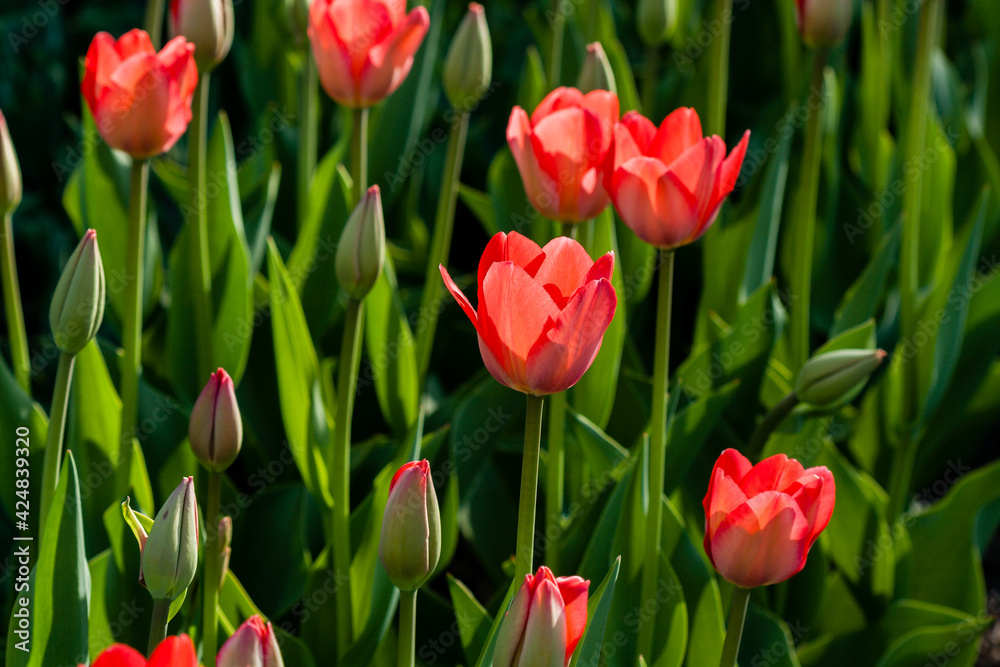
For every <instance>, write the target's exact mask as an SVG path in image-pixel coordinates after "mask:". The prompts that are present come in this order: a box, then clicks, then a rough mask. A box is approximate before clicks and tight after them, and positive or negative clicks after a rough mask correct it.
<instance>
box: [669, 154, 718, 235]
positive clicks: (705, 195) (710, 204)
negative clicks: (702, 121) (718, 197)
mask: <svg viewBox="0 0 1000 667" xmlns="http://www.w3.org/2000/svg"><path fill="white" fill-rule="evenodd" d="M725 155H726V145H725V144H724V143H723V142H722V139H719V138H718V137H706V138H705V139H702V140H701V141H699V142H697V143H695V144H694V145H693V146H691V147H690V148H688V149H687V150H686V151H684V153H683V154H681V155H680V156H679V157H678V158H677V159H676V160H674V161H673V162H672V163H671V164H670V166H669V170H670V172H671V173H673V174H675V175H676V176H677V178H678V179H679V180H680V182H681V183H683V184H684V186H685V187H686V188H687V189H688V191H689V192H691V194H693V195H694V198H695V200H696V201H697V202H698V211H699V213H701V214H703V215H704V216H706V217H707V214H708V212H709V211H710V210H711V209H712V208H714V206H715V204H716V201H715V200H714V198H713V195H714V193H715V185H716V177H717V175H718V171H719V167H720V166H721V164H722V160H723V159H724V158H725Z"/></svg>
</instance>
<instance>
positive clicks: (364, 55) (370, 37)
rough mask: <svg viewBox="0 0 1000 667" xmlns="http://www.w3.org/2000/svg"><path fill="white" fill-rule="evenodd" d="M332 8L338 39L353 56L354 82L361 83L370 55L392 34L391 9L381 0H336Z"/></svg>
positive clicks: (331, 17) (331, 19) (331, 13)
mask: <svg viewBox="0 0 1000 667" xmlns="http://www.w3.org/2000/svg"><path fill="white" fill-rule="evenodd" d="M328 7H329V8H328V9H327V11H328V13H329V17H330V21H331V23H332V24H333V27H334V30H335V31H336V34H337V37H338V39H339V41H340V43H341V44H343V45H344V47H345V49H346V50H347V53H348V55H349V56H350V62H351V73H352V75H353V77H352V78H353V79H354V80H355V81H357V80H358V77H360V75H361V71H362V70H363V69H364V67H365V62H366V60H367V59H368V54H369V52H370V51H371V50H372V49H373V48H374V47H375V46H376V45H377V44H379V42H381V41H382V40H383V39H385V38H386V37H388V36H389V35H390V34H392V31H393V25H392V17H391V16H390V14H389V9H388V8H387V7H386V6H385V5H384V4H382V3H381V2H379V1H378V0H335V1H334V2H331V3H329V6H328Z"/></svg>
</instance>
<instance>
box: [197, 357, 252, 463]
mask: <svg viewBox="0 0 1000 667" xmlns="http://www.w3.org/2000/svg"><path fill="white" fill-rule="evenodd" d="M188 441H189V442H190V443H191V450H192V451H193V452H194V457H195V458H196V459H198V462H199V463H201V464H202V465H203V466H205V467H206V468H208V469H209V470H211V471H212V472H222V471H223V470H225V469H226V468H228V467H229V466H230V465H232V463H233V461H235V460H236V456H237V455H238V454H239V453H240V447H242V445H243V420H242V419H241V418H240V406H239V405H238V404H237V403H236V391H235V389H234V388H233V379H232V378H231V377H229V374H228V373H227V372H226V371H224V370H223V369H221V368H220V369H219V370H217V371H215V372H214V373H212V377H211V378H209V380H208V384H206V385H205V388H204V389H202V390H201V395H200V396H198V400H197V401H195V404H194V409H193V410H191V421H190V422H189V425H188Z"/></svg>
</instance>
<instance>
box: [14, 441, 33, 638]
mask: <svg viewBox="0 0 1000 667" xmlns="http://www.w3.org/2000/svg"><path fill="white" fill-rule="evenodd" d="M16 435H17V440H16V442H15V446H14V495H15V501H14V528H15V529H16V530H17V532H16V533H15V535H14V541H15V542H20V544H18V545H17V547H16V548H15V549H14V558H15V559H16V560H17V578H16V579H15V582H14V592H15V593H16V594H17V596H16V597H15V598H14V612H13V621H14V622H13V623H12V625H14V627H13V628H11V629H12V630H13V633H14V636H15V637H17V642H16V643H15V644H14V647H15V648H16V649H18V650H21V651H24V652H25V653H27V652H28V650H29V647H30V646H31V607H30V602H31V601H30V598H29V597H28V596H29V594H30V586H31V583H30V575H31V544H32V542H33V540H34V538H33V537H32V536H31V534H30V533H29V529H30V524H29V522H28V517H29V509H30V507H31V497H30V496H31V488H30V482H29V480H30V477H31V473H30V471H29V463H28V450H29V445H30V442H31V441H30V436H31V433H30V431H28V427H26V426H18V427H17V431H16Z"/></svg>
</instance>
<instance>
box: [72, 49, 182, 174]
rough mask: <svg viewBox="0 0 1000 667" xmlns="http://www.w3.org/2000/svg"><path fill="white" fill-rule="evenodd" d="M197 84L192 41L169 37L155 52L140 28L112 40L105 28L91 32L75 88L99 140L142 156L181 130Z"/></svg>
mask: <svg viewBox="0 0 1000 667" xmlns="http://www.w3.org/2000/svg"><path fill="white" fill-rule="evenodd" d="M197 83H198V68H197V67H196V66H195V62H194V44H191V43H190V42H188V41H187V40H185V39H184V38H183V37H175V38H173V39H172V40H170V41H169V42H167V45H166V46H164V47H163V49H162V50H161V51H160V52H159V53H157V52H156V49H154V48H153V43H152V42H151V41H150V40H149V35H148V34H146V32H145V31H142V30H130V31H129V32H127V33H125V34H124V35H122V36H121V37H120V38H119V39H118V40H117V41H115V39H114V38H113V37H112V36H111V35H109V34H108V33H106V32H99V33H97V34H96V35H95V36H94V39H93V41H92V42H91V43H90V48H89V49H88V50H87V60H86V62H85V63H84V75H83V84H82V85H81V89H82V92H83V97H84V99H86V100H87V106H88V107H89V108H90V113H91V114H92V115H93V116H94V122H95V123H96V125H97V130H98V131H99V132H100V133H101V136H102V137H103V138H104V141H106V142H107V143H108V145H109V146H111V147H113V148H117V149H118V150H121V151H125V152H126V153H128V154H129V155H131V156H132V157H134V158H148V157H152V156H154V155H159V154H160V153H164V152H166V151H168V150H170V148H171V147H172V146H173V145H174V144H175V143H177V140H178V139H180V137H181V135H182V134H184V132H185V130H187V126H188V123H189V122H191V99H192V97H193V96H194V89H195V86H196V85H197Z"/></svg>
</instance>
